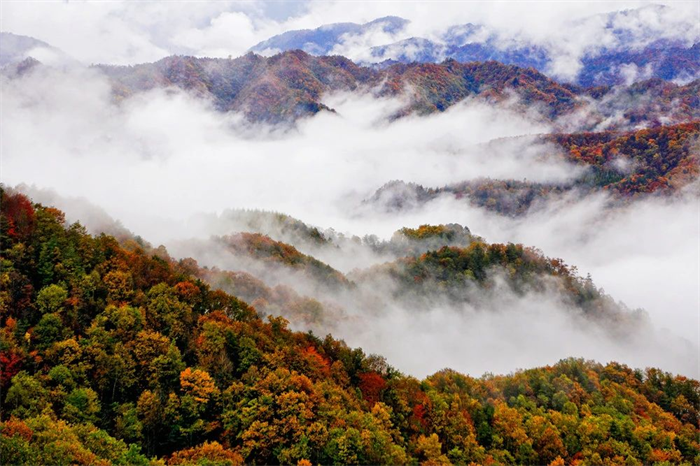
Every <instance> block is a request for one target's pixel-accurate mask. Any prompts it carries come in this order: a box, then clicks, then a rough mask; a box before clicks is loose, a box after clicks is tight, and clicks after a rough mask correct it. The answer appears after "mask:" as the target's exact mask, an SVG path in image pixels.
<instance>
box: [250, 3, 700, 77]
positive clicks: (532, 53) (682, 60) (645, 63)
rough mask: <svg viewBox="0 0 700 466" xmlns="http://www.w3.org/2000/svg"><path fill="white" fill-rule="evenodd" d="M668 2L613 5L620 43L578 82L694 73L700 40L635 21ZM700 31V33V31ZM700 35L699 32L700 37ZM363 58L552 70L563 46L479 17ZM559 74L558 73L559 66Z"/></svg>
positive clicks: (282, 42) (350, 31)
mask: <svg viewBox="0 0 700 466" xmlns="http://www.w3.org/2000/svg"><path fill="white" fill-rule="evenodd" d="M664 8H665V7H661V6H648V7H645V8H642V9H637V10H627V11H621V12H616V13H611V14H609V15H607V16H604V17H602V18H601V19H602V20H603V21H605V31H606V32H608V33H609V35H610V36H611V37H612V38H613V41H614V43H613V44H612V45H609V46H606V47H605V48H602V47H601V48H600V49H597V50H589V51H587V52H586V53H584V54H583V56H582V57H580V59H581V65H582V67H581V71H580V72H579V73H578V75H577V77H576V79H575V80H574V83H575V84H579V85H582V86H594V85H610V84H620V83H625V82H630V81H637V80H644V79H649V78H654V77H657V78H661V79H665V80H677V79H678V80H685V81H687V80H690V79H693V78H694V77H697V76H698V74H699V73H700V44H698V43H695V44H694V45H692V44H688V43H686V41H685V40H678V39H676V40H669V39H663V40H662V39H659V38H658V35H657V34H656V32H655V31H638V30H635V29H634V28H633V27H632V26H630V25H628V26H625V25H626V24H628V23H633V22H634V21H633V20H636V19H638V17H639V16H640V15H643V14H645V13H649V12H650V11H651V9H655V10H656V11H654V12H655V13H658V12H663V9H664ZM408 23H409V22H408V21H407V20H404V19H402V18H397V17H385V18H380V19H377V20H374V21H371V22H369V23H365V24H355V23H337V24H328V25H323V26H321V27H319V28H316V29H311V30H309V29H304V30H296V31H287V32H285V33H283V34H280V35H277V36H274V37H271V38H270V39H267V40H265V41H263V42H260V43H259V44H257V45H255V46H253V47H251V49H250V51H252V52H256V53H263V54H273V53H279V52H284V51H288V50H295V49H299V50H304V51H305V52H307V53H310V54H312V55H329V54H339V53H342V52H343V50H344V45H345V43H346V42H353V41H356V42H359V43H361V42H362V41H357V40H356V39H358V38H360V37H362V36H363V35H365V34H367V33H374V32H380V31H381V32H384V33H387V34H389V35H390V36H391V37H395V38H399V37H401V36H402V35H404V36H405V34H400V33H402V32H404V33H405V29H406V26H407V25H408ZM695 35H696V36H697V34H695ZM695 39H696V40H695V42H698V41H697V39H698V38H697V37H695ZM362 56H363V57H366V58H363V59H361V60H360V61H361V62H363V63H365V64H373V65H374V66H379V67H383V66H387V65H390V64H393V63H413V62H417V63H441V62H443V61H444V60H446V59H454V60H457V61H459V62H463V63H466V62H473V61H479V62H483V61H488V60H495V61H499V62H501V63H504V64H509V65H517V66H521V67H532V68H535V69H537V70H538V71H541V72H543V73H546V74H551V73H550V71H551V67H552V62H553V60H554V59H555V53H554V52H552V50H551V48H550V47H546V46H543V45H540V44H535V43H530V42H528V41H527V40H525V39H523V38H518V40H517V41H515V40H513V39H512V38H506V37H503V36H502V35H501V34H499V33H497V32H496V31H493V30H489V29H488V28H487V27H485V26H483V25H478V24H471V23H468V24H464V25H457V26H452V27H450V28H448V29H447V30H445V31H444V32H443V33H442V34H438V37H436V38H434V39H426V38H422V37H408V38H406V37H404V38H402V39H400V40H396V41H394V42H390V43H386V44H381V45H375V46H371V47H369V49H368V50H366V51H365V53H364V54H363V55H362ZM552 75H553V74H552Z"/></svg>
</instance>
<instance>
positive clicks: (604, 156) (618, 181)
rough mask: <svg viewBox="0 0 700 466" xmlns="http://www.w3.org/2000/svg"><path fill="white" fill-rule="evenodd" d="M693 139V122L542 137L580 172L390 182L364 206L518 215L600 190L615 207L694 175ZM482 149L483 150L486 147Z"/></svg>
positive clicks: (697, 150) (697, 157) (667, 190)
mask: <svg viewBox="0 0 700 466" xmlns="http://www.w3.org/2000/svg"><path fill="white" fill-rule="evenodd" d="M699 138H700V122H698V121H694V122H690V123H683V124H679V125H670V126H659V127H656V128H648V129H642V130H638V131H629V132H616V131H606V132H599V133H575V134H553V135H546V136H541V137H540V139H541V140H542V141H545V142H553V143H555V144H556V145H557V146H558V147H560V148H561V149H562V150H563V157H564V158H565V159H566V160H567V161H569V162H573V163H575V164H576V165H579V166H581V167H583V168H585V171H584V172H583V174H582V175H581V176H580V177H578V178H575V179H573V180H572V181H570V182H565V183H536V182H530V181H526V180H496V179H488V178H486V179H484V178H481V179H474V180H469V181H464V182H461V183H454V184H451V185H448V186H443V187H437V188H425V187H423V186H420V185H416V184H412V183H404V182H401V181H393V182H389V183H387V184H385V185H384V186H382V187H381V188H379V189H378V190H377V191H376V192H375V193H374V194H373V195H372V196H371V197H370V198H369V199H367V200H366V201H365V202H366V203H368V204H373V205H376V206H380V207H382V208H384V209H386V210H389V211H392V210H393V211H396V210H402V209H411V208H414V207H417V206H420V205H422V204H424V203H426V202H429V201H430V200H432V199H435V198H437V197H439V196H443V195H448V196H454V197H455V198H457V199H465V200H466V201H468V202H470V203H471V204H472V205H475V206H478V207H483V208H486V209H489V210H492V211H495V212H498V213H500V214H504V215H509V216H518V215H523V214H526V213H527V212H528V210H529V209H530V208H531V207H533V206H536V205H537V204H538V203H543V202H544V201H547V200H553V199H556V198H560V197H561V196H563V195H565V194H567V193H572V192H576V196H577V197H581V196H585V195H586V194H590V193H595V192H600V191H603V192H607V193H609V194H610V195H611V196H612V201H614V202H620V203H625V202H628V201H629V200H630V199H633V198H636V197H639V198H641V197H643V196H645V195H650V194H656V195H674V194H676V193H679V192H681V191H682V190H683V189H684V188H686V187H687V186H689V185H691V184H692V183H694V182H696V181H697V179H698V175H700V169H699V168H698V167H699V165H698V164H699V163H700V146H699V145H698V144H699V142H698V141H699V140H700V139H699ZM483 150H484V151H488V150H489V145H484V146H483Z"/></svg>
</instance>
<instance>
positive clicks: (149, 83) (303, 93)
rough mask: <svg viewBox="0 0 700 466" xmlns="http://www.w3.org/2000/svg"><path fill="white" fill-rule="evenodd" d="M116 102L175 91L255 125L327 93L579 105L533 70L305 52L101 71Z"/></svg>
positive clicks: (419, 101)
mask: <svg viewBox="0 0 700 466" xmlns="http://www.w3.org/2000/svg"><path fill="white" fill-rule="evenodd" d="M98 68H99V69H100V70H102V71H103V72H104V73H105V74H106V75H107V76H108V77H109V78H110V79H111V80H112V82H113V85H114V89H115V94H116V95H117V96H118V97H119V98H124V97H128V96H129V95H133V94H134V93H136V92H142V91H147V90H150V89H154V88H162V87H167V86H176V87H179V88H182V89H185V90H187V91H189V92H192V93H193V94H195V95H199V96H203V97H207V98H210V99H212V101H213V102H214V104H215V105H216V107H217V108H218V109H219V110H222V111H232V110H234V111H241V112H243V113H244V114H246V115H247V116H248V117H249V118H250V119H252V120H254V121H269V122H279V121H289V120H293V119H296V118H299V117H302V116H307V115H312V114H315V113H317V112H318V111H320V110H328V107H326V106H325V105H324V104H323V103H322V102H321V97H322V96H323V94H325V93H329V92H335V91H355V90H359V89H364V90H365V91H369V90H370V89H371V90H372V92H374V93H376V94H378V95H381V96H397V95H400V94H402V93H404V92H405V91H406V90H407V89H409V88H410V89H411V90H412V91H413V93H412V96H413V97H414V100H413V102H412V104H411V105H410V106H409V107H408V108H407V109H405V110H404V113H408V112H411V111H417V112H418V113H430V112H435V111H443V110H445V109H447V108H449V107H450V106H451V105H453V104H455V103H457V102H459V101H461V100H463V99H464V98H466V97H469V96H481V97H483V98H484V99H488V100H495V101H499V100H507V99H511V98H512V94H511V91H512V92H513V93H514V94H515V95H516V96H518V97H520V98H521V100H522V101H521V102H520V105H521V106H523V107H526V106H531V105H534V104H537V105H539V106H540V107H541V108H542V109H543V112H544V113H545V115H547V116H549V117H555V116H558V115H562V114H564V113H566V112H569V111H572V110H573V109H574V108H575V107H576V102H575V101H576V95H575V94H574V93H573V92H572V91H571V90H569V89H567V88H565V87H563V86H561V85H559V84H557V83H556V82H554V81H552V80H550V79H548V78H547V77H545V76H544V75H542V74H540V73H538V72H536V71H534V70H530V69H521V68H517V67H514V66H506V65H502V64H499V63H496V62H486V63H471V64H460V63H457V62H456V61H448V62H445V63H443V64H439V65H432V64H426V65H421V64H413V65H395V66H391V67H388V68H386V69H385V70H374V69H371V68H366V67H361V66H358V65H355V64H354V63H352V62H351V61H350V60H347V59H345V58H343V57H314V56H311V55H309V54H307V53H304V52H301V51H292V52H285V53H282V54H279V55H275V56H273V57H270V58H264V57H261V56H258V55H253V54H248V55H246V56H244V57H240V58H236V59H233V60H225V59H209V58H201V59H200V58H193V57H169V58H165V59H163V60H161V61H159V62H156V63H152V64H144V65H136V66H133V67H111V66H99V67H98Z"/></svg>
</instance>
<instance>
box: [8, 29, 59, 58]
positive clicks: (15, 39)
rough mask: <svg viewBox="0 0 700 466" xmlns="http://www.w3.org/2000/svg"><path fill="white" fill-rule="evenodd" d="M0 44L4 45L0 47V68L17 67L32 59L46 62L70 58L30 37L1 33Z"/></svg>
mask: <svg viewBox="0 0 700 466" xmlns="http://www.w3.org/2000/svg"><path fill="white" fill-rule="evenodd" d="M0 44H2V45H1V46H0V67H4V66H6V65H13V64H14V65H17V64H18V63H20V62H22V61H24V60H26V59H27V58H30V57H31V58H34V59H39V60H46V59H47V58H50V57H54V58H57V59H63V60H67V59H68V56H67V55H66V54H65V53H63V52H62V51H61V50H59V49H57V48H55V47H52V46H50V45H49V44H47V43H46V42H43V41H40V40H38V39H34V38H33V37H29V36H21V35H17V34H12V33H10V32H0Z"/></svg>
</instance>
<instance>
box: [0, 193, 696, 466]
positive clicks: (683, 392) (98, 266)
mask: <svg viewBox="0 0 700 466" xmlns="http://www.w3.org/2000/svg"><path fill="white" fill-rule="evenodd" d="M0 196H1V202H0V208H1V210H0V213H1V216H0V229H1V231H0V233H1V234H0V251H1V252H2V255H3V258H4V260H3V267H2V270H0V287H1V288H0V291H1V293H0V299H1V301H0V304H1V306H0V363H1V364H0V388H2V392H1V393H2V396H1V397H0V407H1V408H2V412H3V418H2V421H0V451H1V452H2V457H3V461H4V462H5V463H6V464H78V465H91V464H105V465H111V464H130V465H158V464H161V465H162V464H168V465H189V464H193V465H194V464H221V465H231V466H234V465H236V466H237V465H242V464H273V463H280V464H298V465H309V464H416V463H422V464H451V463H458V464H469V463H477V464H494V463H500V464H504V463H518V464H554V465H561V464H587V463H595V464H603V463H609V464H646V463H661V462H666V463H678V464H682V463H687V464H694V463H697V461H698V459H700V444H698V433H699V432H700V429H699V428H698V421H697V419H698V410H697V406H698V404H700V396H699V395H698V394H699V393H700V390H699V389H700V382H698V381H696V380H692V379H688V378H685V377H681V376H673V375H671V374H668V373H664V372H663V371H660V370H658V369H652V368H648V369H646V370H634V369H631V368H629V367H627V366H624V365H621V364H618V363H614V362H611V363H608V364H606V365H602V364H597V363H594V362H590V361H584V360H582V359H573V358H571V359H565V360H561V361H560V362H558V363H557V364H555V365H553V366H545V367H541V368H537V369H530V370H526V371H518V372H516V373H513V374H510V375H502V376H494V375H486V376H484V377H481V378H474V377H469V376H465V375H461V374H459V373H457V372H455V371H452V370H449V369H445V370H442V371H440V372H438V373H436V374H434V375H432V376H430V377H427V378H426V379H425V380H423V381H419V380H417V379H415V378H413V377H408V376H405V375H403V374H401V373H400V372H399V371H397V370H396V369H394V368H392V367H391V366H390V365H389V364H388V363H387V362H386V361H385V360H384V359H383V358H381V357H379V356H375V355H369V356H368V355H366V354H365V353H364V352H363V351H362V350H361V349H359V348H357V349H353V348H350V347H348V346H347V345H346V344H345V343H344V342H342V341H340V340H336V339H334V338H333V337H331V336H330V335H329V336H327V337H325V338H323V339H321V338H318V337H316V336H314V335H313V334H312V333H301V332H294V331H291V330H290V329H289V328H288V322H287V321H286V320H285V319H283V318H281V317H270V318H269V319H268V320H267V321H266V322H265V321H263V320H261V319H260V318H259V317H258V316H257V313H256V310H255V309H254V308H253V307H251V306H250V305H248V304H246V303H245V302H244V301H242V300H240V299H238V298H237V297H235V296H232V295H229V294H227V293H225V292H223V291H219V290H214V289H212V288H211V287H210V286H209V285H207V284H205V283H204V282H202V281H201V280H199V279H197V278H196V277H195V275H194V274H196V273H197V272H198V270H197V269H198V265H197V264H196V263H195V262H194V261H192V260H182V261H175V260H172V259H171V258H169V257H168V256H167V255H164V254H162V252H161V253H158V252H148V251H146V250H144V249H142V248H140V247H138V246H136V247H134V246H133V245H131V246H129V247H127V246H122V245H120V244H119V243H118V242H117V241H116V240H115V239H114V238H112V237H109V236H106V235H101V236H90V235H88V234H87V233H86V232H85V231H84V229H83V228H82V227H81V226H80V225H78V224H74V225H69V224H67V223H65V220H64V215H63V213H62V212H60V211H59V210H57V209H55V208H50V207H43V206H41V205H38V204H33V203H32V202H31V201H30V200H29V199H27V198H26V197H24V196H22V195H20V194H15V193H10V192H7V191H5V190H2V191H0ZM477 249H478V247H476V246H474V247H473V248H472V249H471V250H467V251H466V252H456V251H453V250H449V249H448V250H443V251H440V252H438V253H436V254H437V256H436V255H430V256H426V257H425V258H421V259H420V261H421V264H419V263H416V264H415V265H411V268H409V269H407V270H409V271H410V273H414V269H415V267H416V266H418V265H420V267H428V269H427V270H428V273H432V272H430V270H431V268H433V267H437V269H436V270H440V269H444V268H446V267H448V266H447V265H446V264H447V263H448V261H447V259H450V258H451V259H453V260H454V261H455V263H459V260H461V258H467V259H468V260H467V261H466V262H467V263H471V262H472V260H473V259H475V258H476V257H477V256H478V255H479V254H478V253H477V254H476V256H475V255H474V254H475V251H476V250H477ZM483 252H485V253H486V254H487V255H486V257H488V258H490V259H489V260H491V259H494V260H499V261H502V260H511V259H507V258H508V257H510V256H512V259H513V260H517V258H524V257H525V256H524V254H526V252H525V251H522V250H518V249H517V248H514V247H504V248H503V250H501V248H500V247H495V248H491V247H489V249H488V250H487V251H483ZM455 254H457V256H455V257H447V256H454V255H455ZM457 259H458V260H457ZM482 265H483V264H482ZM522 267H524V268H522V269H521V270H520V272H518V273H521V272H525V269H526V268H527V266H525V265H523V266H522ZM470 270H471V269H470ZM474 270H475V271H477V270H479V269H478V268H475V269H474ZM475 277H477V275H476V274H475ZM632 333H633V332H632ZM464 356H465V357H468V356H469V355H464ZM479 357H481V356H479Z"/></svg>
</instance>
